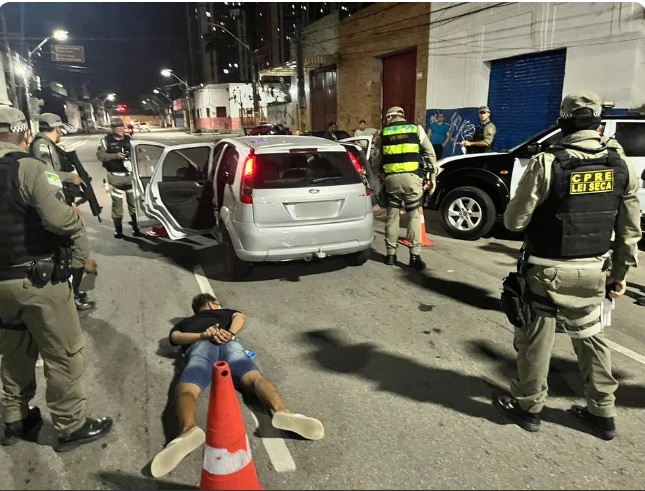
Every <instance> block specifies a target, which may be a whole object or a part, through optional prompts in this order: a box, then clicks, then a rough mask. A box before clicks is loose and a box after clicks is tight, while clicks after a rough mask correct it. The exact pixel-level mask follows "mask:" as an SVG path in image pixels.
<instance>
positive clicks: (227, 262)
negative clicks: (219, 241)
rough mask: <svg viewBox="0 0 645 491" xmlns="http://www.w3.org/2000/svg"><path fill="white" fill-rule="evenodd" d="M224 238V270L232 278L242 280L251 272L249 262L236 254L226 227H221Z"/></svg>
mask: <svg viewBox="0 0 645 491" xmlns="http://www.w3.org/2000/svg"><path fill="white" fill-rule="evenodd" d="M222 236H223V238H224V244H223V246H224V271H225V272H226V274H227V275H228V276H229V278H231V279H232V280H243V279H244V278H246V277H248V276H249V275H250V274H251V264H250V263H248V262H246V261H242V260H241V259H240V258H239V257H237V254H235V248H234V247H233V242H232V241H231V237H230V235H228V232H227V231H226V228H224V227H222Z"/></svg>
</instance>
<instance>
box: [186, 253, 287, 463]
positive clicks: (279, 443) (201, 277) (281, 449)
mask: <svg viewBox="0 0 645 491" xmlns="http://www.w3.org/2000/svg"><path fill="white" fill-rule="evenodd" d="M193 274H194V275H195V279H196V280H197V284H198V285H199V289H200V290H201V292H202V293H209V294H211V295H213V296H214V297H217V295H215V292H213V288H212V287H211V284H210V282H209V281H208V278H206V275H205V274H204V268H202V265H201V264H196V265H195V266H194V267H193ZM251 416H253V421H254V422H255V427H256V428H258V427H259V426H260V423H259V422H258V419H257V418H256V417H255V414H253V412H251ZM260 439H261V440H262V444H263V445H264V448H265V450H266V451H267V454H268V455H269V459H270V460H271V465H273V468H274V469H275V470H276V472H290V471H295V470H296V463H295V462H294V460H293V457H292V456H291V453H290V452H289V449H288V448H287V444H286V443H285V441H284V439H282V438H277V437H276V438H273V437H271V438H269V437H267V438H265V437H260Z"/></svg>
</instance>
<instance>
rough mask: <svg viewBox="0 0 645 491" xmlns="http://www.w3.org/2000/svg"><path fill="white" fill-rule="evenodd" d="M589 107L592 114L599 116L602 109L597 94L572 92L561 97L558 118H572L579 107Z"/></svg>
mask: <svg viewBox="0 0 645 491" xmlns="http://www.w3.org/2000/svg"><path fill="white" fill-rule="evenodd" d="M584 108H587V109H591V112H592V114H593V115H594V116H596V117H599V116H600V113H601V111H602V102H601V101H600V97H599V96H598V94H596V93H594V92H588V91H581V92H572V93H571V94H569V95H567V96H566V97H565V98H564V99H562V104H561V105H560V118H562V119H568V118H572V117H573V116H574V115H575V114H576V113H577V112H578V111H579V110H580V109H584Z"/></svg>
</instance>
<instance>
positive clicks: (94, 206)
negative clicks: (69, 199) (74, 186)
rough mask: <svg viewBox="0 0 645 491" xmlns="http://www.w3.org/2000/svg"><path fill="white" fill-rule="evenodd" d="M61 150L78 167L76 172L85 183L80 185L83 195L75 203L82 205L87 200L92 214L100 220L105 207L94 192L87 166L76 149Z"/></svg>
mask: <svg viewBox="0 0 645 491" xmlns="http://www.w3.org/2000/svg"><path fill="white" fill-rule="evenodd" d="M60 151H61V152H62V153H63V155H64V156H65V158H67V159H68V160H69V161H70V162H71V163H72V165H73V166H74V168H75V169H76V172H77V173H78V176H79V177H80V178H81V179H83V182H84V183H85V185H83V184H81V185H80V186H79V187H80V188H81V197H80V199H79V200H78V201H76V202H75V204H76V205H77V206H78V205H82V204H83V203H85V202H87V203H89V205H90V209H91V210H92V215H94V216H95V217H96V218H98V220H99V222H100V221H101V210H103V207H102V206H101V205H99V201H98V200H97V199H96V194H94V188H93V187H92V178H91V177H90V175H89V174H88V173H87V171H86V170H85V167H83V164H81V161H80V160H79V159H78V156H77V155H76V151H72V152H66V151H64V150H62V149H60Z"/></svg>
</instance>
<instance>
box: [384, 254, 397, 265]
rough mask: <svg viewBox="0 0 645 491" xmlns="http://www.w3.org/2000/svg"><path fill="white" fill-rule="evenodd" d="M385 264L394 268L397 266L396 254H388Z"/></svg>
mask: <svg viewBox="0 0 645 491" xmlns="http://www.w3.org/2000/svg"><path fill="white" fill-rule="evenodd" d="M384 262H385V264H387V265H388V266H394V265H395V264H396V254H388V255H387V256H385V261H384Z"/></svg>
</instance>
